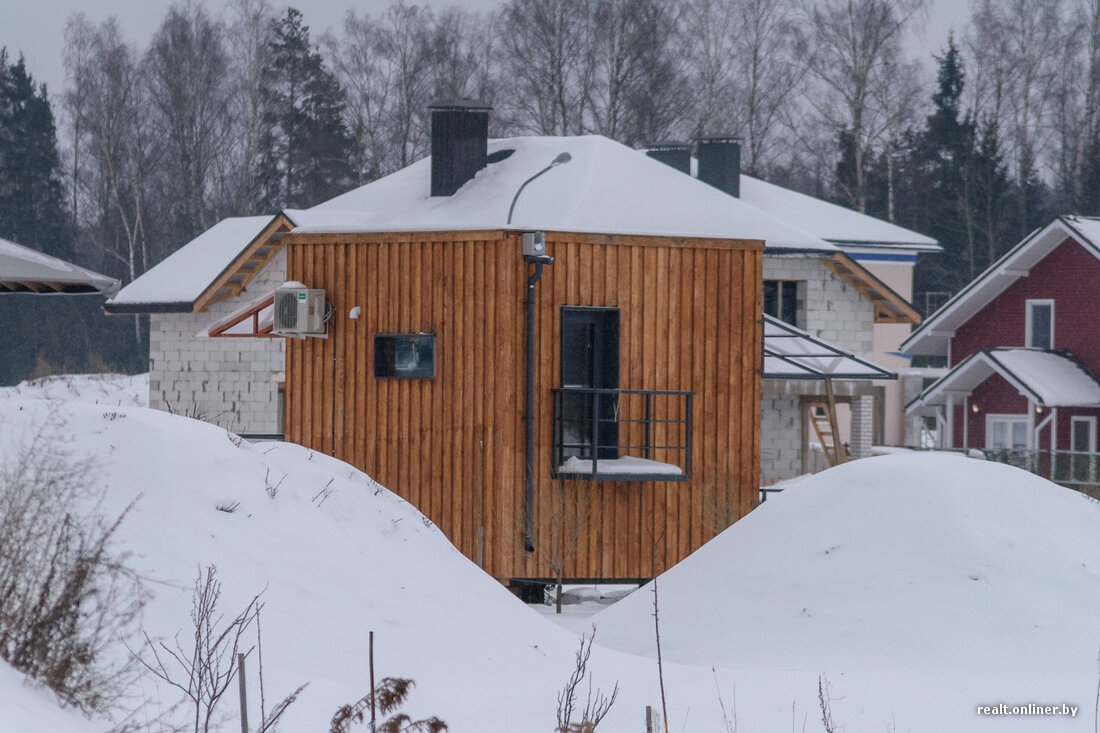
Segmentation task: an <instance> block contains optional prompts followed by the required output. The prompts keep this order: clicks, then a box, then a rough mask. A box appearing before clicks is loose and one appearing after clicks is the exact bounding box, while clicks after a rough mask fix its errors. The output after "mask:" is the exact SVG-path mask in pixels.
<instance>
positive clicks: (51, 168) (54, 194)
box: [0, 50, 72, 258]
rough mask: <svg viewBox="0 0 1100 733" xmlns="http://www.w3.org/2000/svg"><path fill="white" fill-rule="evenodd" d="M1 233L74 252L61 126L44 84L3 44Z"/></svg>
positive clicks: (55, 250) (54, 251) (0, 85)
mask: <svg viewBox="0 0 1100 733" xmlns="http://www.w3.org/2000/svg"><path fill="white" fill-rule="evenodd" d="M0 236H3V237H6V238H8V239H11V240H14V241H16V242H19V243H21V244H23V245H26V246H30V247H34V248H36V249H39V250H42V251H43V252H46V253H48V254H52V255H55V256H58V257H63V258H70V257H71V256H72V243H71V238H70V237H69V236H67V231H66V217H65V215H64V205H63V200H62V189H61V159H60V156H59V154H58V151H57V129H56V127H55V125H54V118H53V111H52V110H51V109H50V102H49V100H48V99H47V97H46V88H45V87H44V86H42V87H38V88H35V85H34V81H33V80H32V79H31V76H30V74H28V73H27V69H26V65H25V63H24V60H23V58H22V57H20V58H19V60H18V61H17V62H16V63H14V64H10V65H9V64H8V59H7V52H6V50H0Z"/></svg>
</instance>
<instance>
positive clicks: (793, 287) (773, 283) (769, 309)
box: [764, 280, 798, 328]
mask: <svg viewBox="0 0 1100 733" xmlns="http://www.w3.org/2000/svg"><path fill="white" fill-rule="evenodd" d="M764 313H765V314H766V315H769V316H772V317H773V318H778V319H779V320H781V321H783V322H784V323H789V324H791V325H792V326H795V327H796V328H797V327H798V282H797V281H795V280H765V281H764Z"/></svg>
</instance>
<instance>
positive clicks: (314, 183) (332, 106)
mask: <svg viewBox="0 0 1100 733" xmlns="http://www.w3.org/2000/svg"><path fill="white" fill-rule="evenodd" d="M269 45H270V51H271V63H270V66H269V67H268V69H267V72H268V73H267V74H266V75H265V76H266V79H265V90H264V91H265V96H266V99H265V105H264V107H265V109H266V110H267V113H266V122H267V125H266V127H267V130H266V132H265V133H264V136H263V140H262V141H261V150H262V157H261V162H260V170H259V172H258V174H259V177H260V186H261V189H262V191H263V198H264V205H265V207H266V208H268V209H269V210H275V209H280V208H284V207H290V208H302V207H307V206H312V205H313V204H316V203H319V202H320V201H323V200H324V199H326V198H330V197H332V196H335V195H336V194H338V193H341V192H343V191H344V190H346V189H347V188H349V187H350V186H351V185H352V182H353V181H354V170H353V167H352V163H351V161H352V160H353V159H354V157H355V156H354V144H353V142H352V138H351V134H350V133H349V131H348V127H347V123H346V121H345V116H344V111H345V107H346V104H347V102H346V98H345V95H344V90H343V88H342V87H341V86H340V83H339V82H338V81H337V80H336V78H335V77H334V76H333V75H332V73H331V72H329V71H328V70H327V69H326V68H325V66H324V62H323V60H322V58H321V54H320V53H319V52H318V51H317V50H316V49H315V48H314V47H313V45H312V43H311V42H310V38H309V28H308V27H307V26H305V25H303V24H302V14H301V13H300V12H298V11H297V10H295V9H294V8H288V9H287V12H286V15H284V16H283V17H281V18H279V19H277V20H276V21H274V24H273V26H272V29H271V39H270V41H269Z"/></svg>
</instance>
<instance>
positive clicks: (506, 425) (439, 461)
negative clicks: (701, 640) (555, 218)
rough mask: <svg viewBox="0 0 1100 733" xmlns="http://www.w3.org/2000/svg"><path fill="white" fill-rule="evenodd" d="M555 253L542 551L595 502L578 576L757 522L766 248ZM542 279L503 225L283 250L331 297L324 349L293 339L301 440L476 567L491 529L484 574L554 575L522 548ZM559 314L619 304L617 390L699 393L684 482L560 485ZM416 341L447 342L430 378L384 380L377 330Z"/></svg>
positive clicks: (543, 416)
mask: <svg viewBox="0 0 1100 733" xmlns="http://www.w3.org/2000/svg"><path fill="white" fill-rule="evenodd" d="M547 248H548V250H549V252H550V254H551V255H552V256H553V257H554V258H555V262H554V264H553V265H550V266H547V267H545V268H544V271H543V272H544V274H543V278H542V280H541V282H540V283H539V284H538V286H537V288H538V289H537V296H536V297H537V302H538V309H537V314H536V329H537V334H538V336H537V338H538V341H537V351H536V385H537V389H536V442H535V454H536V463H535V477H536V479H535V489H536V501H535V507H536V527H537V532H536V536H537V538H538V540H539V541H538V542H537V544H538V545H539V546H540V548H541V549H543V550H545V551H547V554H553V552H552V546H553V545H554V544H555V542H556V541H557V540H558V539H559V538H560V536H561V535H560V534H559V532H558V531H557V530H558V529H559V528H561V527H564V528H565V530H566V534H567V535H568V534H571V533H572V529H573V528H574V527H575V526H576V525H575V523H574V522H573V521H572V520H573V519H574V518H575V516H576V514H575V512H576V511H577V509H578V506H579V505H585V504H586V505H587V511H586V517H587V518H586V520H585V521H584V522H583V524H581V530H580V532H579V533H578V534H577V538H576V548H575V550H574V552H573V553H572V556H571V559H570V563H569V564H568V566H567V568H566V575H567V576H568V577H573V578H646V577H651V576H652V575H653V574H654V573H655V572H661V571H663V570H664V569H666V568H668V567H670V566H671V565H673V564H674V563H676V562H678V561H679V560H680V559H682V558H684V557H685V556H687V554H688V553H690V552H691V551H693V550H695V549H697V548H698V547H699V546H700V545H702V544H703V542H705V541H706V540H707V539H709V538H710V537H712V536H713V533H714V529H715V527H716V526H717V525H719V524H722V523H725V522H728V521H732V520H734V519H737V518H739V517H740V516H743V515H744V514H745V513H747V512H748V511H749V509H751V507H752V504H753V501H754V499H755V496H756V493H757V481H758V476H759V456H760V444H759V432H760V431H759V425H760V377H759V368H760V358H761V354H760V339H761V326H760V321H759V319H760V282H761V280H760V278H761V276H762V275H761V262H762V260H761V252H760V249H759V243H739V242H734V241H730V240H716V241H715V240H677V241H672V240H667V239H659V238H655V237H609V236H602V235H599V236H597V235H576V234H563V233H552V232H549V233H547ZM530 269H531V268H530V267H529V266H527V265H526V264H525V263H524V262H523V259H522V256H521V247H520V241H519V235H518V234H516V233H504V232H499V231H483V232H448V233H426V234H423V233H420V234H418V233H407V234H354V235H340V234H324V235H321V234H314V235H310V234H295V235H291V236H290V237H289V242H288V260H287V270H288V278H289V279H292V280H300V281H302V282H304V283H306V284H308V285H309V286H310V287H323V288H325V290H326V292H327V297H328V299H329V301H330V302H331V303H332V304H333V306H334V316H333V320H332V323H331V325H330V329H329V334H330V335H329V338H327V339H306V340H305V341H296V340H290V342H289V344H288V349H287V387H286V426H285V430H286V434H287V438H288V440H291V441H294V442H298V443H302V444H304V445H308V446H310V447H312V448H314V449H316V450H319V451H323V452H325V453H330V454H333V455H336V456H337V457H338V458H341V459H343V460H346V461H348V462H349V463H352V464H353V465H355V466H357V467H359V468H360V469H362V470H364V471H366V472H367V473H369V474H370V475H372V476H374V477H375V478H376V479H377V480H378V481H379V482H381V483H382V484H383V485H385V486H387V487H388V488H390V489H391V490H393V491H395V492H396V493H398V494H400V495H401V496H403V497H405V498H406V499H407V500H408V501H410V502H411V503H413V504H414V505H416V506H417V507H418V508H419V509H420V510H421V511H422V512H424V513H425V514H426V515H427V516H428V517H429V518H430V519H431V520H432V521H434V522H435V523H436V524H437V525H439V527H440V528H441V529H442V530H443V531H444V532H445V533H446V534H447V536H448V537H449V538H450V539H451V540H452V542H454V543H455V545H456V546H457V547H458V548H459V550H461V551H462V552H463V553H465V554H466V555H467V556H468V557H470V558H471V559H475V560H476V559H477V557H478V547H477V544H476V543H477V531H478V527H482V528H484V546H483V548H482V549H483V552H484V562H483V565H484V568H485V570H486V571H487V572H489V573H490V574H491V575H493V576H496V577H499V578H512V577H532V578H533V577H549V576H550V575H551V572H550V571H549V570H548V568H547V567H546V566H545V564H544V563H540V562H538V561H537V559H536V558H537V557H538V555H539V553H538V552H536V553H534V554H533V555H532V554H528V553H526V552H525V551H524V548H523V532H522V522H523V512H524V420H523V417H524V415H523V410H524V389H525V371H526V357H525V317H526V316H525V309H524V308H525V305H524V304H525V299H526V280H527V276H528V274H529V271H530ZM355 305H359V306H360V307H361V308H362V315H361V317H360V318H359V319H358V320H355V321H353V320H350V319H349V318H348V312H349V310H350V309H351V308H352V307H353V306H355ZM563 305H580V306H617V307H619V309H620V318H621V324H620V328H621V334H620V339H621V343H620V348H621V360H620V361H621V386H622V387H623V388H624V389H672V390H678V389H682V390H694V391H695V393H696V394H695V402H694V407H693V409H694V415H693V418H694V419H693V439H694V444H693V456H692V461H693V480H692V481H691V482H680V483H675V482H638V483H630V482H588V481H554V480H551V479H550V469H551V466H550V458H551V456H550V445H551V441H552V424H551V417H552V411H553V404H552V398H551V393H550V388H551V387H554V386H557V385H558V384H559V383H560V381H559V373H560V354H559V350H558V347H557V344H558V340H559V329H560V315H559V311H560V307H561V306H563ZM408 332H433V333H435V334H436V364H437V376H436V378H435V379H433V380H378V379H375V378H374V377H373V337H374V335H375V334H376V333H408ZM654 457H655V458H659V456H654ZM563 507H564V511H563ZM563 514H564V515H565V518H566V521H565V522H562V521H561V520H562V516H563ZM565 539H566V540H568V537H566V538H565ZM654 555H656V565H657V566H656V568H655V567H654V565H653V558H654Z"/></svg>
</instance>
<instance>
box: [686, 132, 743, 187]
mask: <svg viewBox="0 0 1100 733" xmlns="http://www.w3.org/2000/svg"><path fill="white" fill-rule="evenodd" d="M695 155H696V157H697V158H699V180H700V181H702V182H703V183H709V184H710V185H712V186H714V187H715V188H718V189H721V190H723V191H725V192H726V193H728V194H729V195H730V196H734V197H737V198H740V197H741V138H739V137H736V136H734V135H710V136H708V137H701V138H698V139H697V140H696V141H695Z"/></svg>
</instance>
